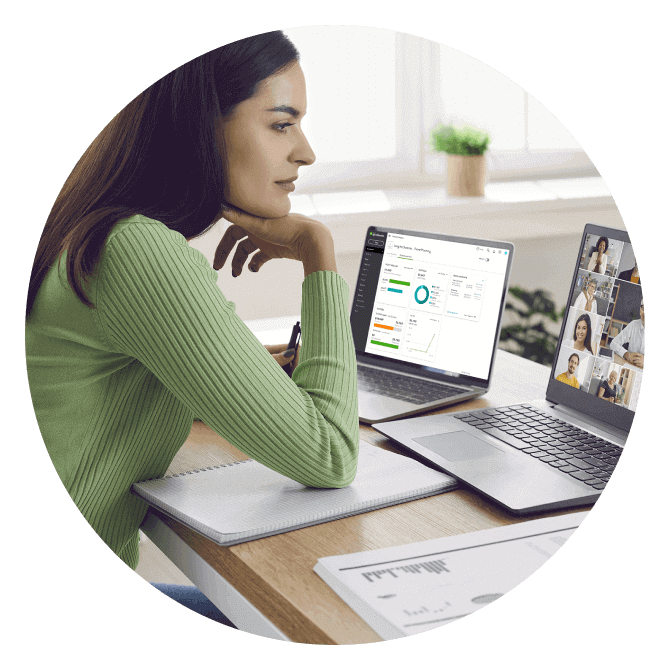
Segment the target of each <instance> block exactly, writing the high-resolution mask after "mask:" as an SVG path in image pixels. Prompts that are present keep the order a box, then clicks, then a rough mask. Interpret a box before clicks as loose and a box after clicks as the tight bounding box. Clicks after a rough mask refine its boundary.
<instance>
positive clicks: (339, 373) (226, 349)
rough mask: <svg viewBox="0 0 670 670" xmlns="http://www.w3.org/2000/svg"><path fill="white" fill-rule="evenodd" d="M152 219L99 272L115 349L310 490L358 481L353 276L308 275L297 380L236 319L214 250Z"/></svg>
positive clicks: (115, 237) (133, 229)
mask: <svg viewBox="0 0 670 670" xmlns="http://www.w3.org/2000/svg"><path fill="white" fill-rule="evenodd" d="M146 223H147V225H127V226H123V227H120V228H119V230H118V231H115V232H114V233H113V234H112V236H110V239H109V240H108V242H107V244H106V247H105V252H104V256H103V259H102V262H101V265H100V267H99V272H98V280H97V283H96V295H95V297H94V300H95V303H96V308H97V309H96V310H95V311H96V313H97V315H98V318H99V322H100V327H101V329H102V330H103V332H104V333H105V335H106V337H107V338H108V340H109V343H110V347H112V348H113V350H115V351H118V352H119V353H122V354H126V355H129V356H132V357H133V358H135V359H137V360H138V361H139V362H140V363H142V364H143V365H144V366H146V368H148V369H149V370H150V371H151V373H153V374H154V375H155V376H156V378H157V379H158V380H159V381H160V382H161V383H162V384H163V385H165V387H167V388H168V389H169V391H170V392H171V393H172V394H174V396H176V397H177V398H178V399H179V400H180V401H181V402H182V403H183V404H184V405H185V406H186V407H188V408H189V409H190V410H191V411H192V412H193V413H194V415H195V416H198V417H199V418H200V419H202V421H204V422H205V423H206V424H207V425H208V426H210V427H211V428H212V429H213V430H214V431H216V432H217V433H218V434H219V435H221V436H222V437H223V438H225V439H226V440H228V441H229V442H230V443H231V444H233V445H235V446H236V447H238V448H239V449H240V450H241V451H243V452H244V453H245V454H247V455H248V456H250V457H251V458H253V459H255V460H257V461H259V462H260V463H263V464H264V465H266V466H268V467H269V468H272V469H273V470H276V471H277V472H280V473H281V474H283V475H286V476H287V477H290V478H292V479H294V480H296V481H299V482H301V483H303V484H305V485H308V486H315V487H342V486H347V485H348V484H350V483H351V482H352V481H353V479H354V476H355V473H356V464H357V456H358V404H357V391H356V361H355V353H354V347H353V341H352V337H351V330H350V326H349V319H348V314H347V302H348V286H347V284H346V282H345V281H344V280H343V279H342V277H341V276H340V275H338V274H337V273H335V272H315V273H312V274H310V275H309V276H308V277H306V278H305V280H304V283H303V297H302V308H301V312H302V314H301V319H302V323H301V327H302V339H303V343H302V347H301V349H300V364H299V365H298V366H297V368H296V369H295V371H294V373H293V378H292V379H291V378H289V377H288V375H287V374H286V373H285V372H284V371H283V370H282V369H281V367H280V366H279V365H277V363H276V361H275V360H274V359H273V358H272V356H271V355H270V354H269V353H268V351H267V350H266V349H265V347H264V346H263V345H261V344H260V342H259V341H258V339H257V338H256V337H255V336H254V335H253V333H252V332H251V331H250V330H249V328H248V327H247V326H246V325H245V324H244V322H243V321H242V320H241V319H240V318H239V317H238V316H237V315H236V314H235V305H234V304H233V303H232V302H229V301H227V300H226V299H225V297H224V295H223V294H222V292H221V290H220V289H219V288H218V286H217V284H216V280H217V274H216V272H215V271H214V270H213V269H212V268H211V267H209V265H208V264H207V261H206V259H205V257H204V256H203V255H202V254H201V253H200V252H198V251H196V250H195V249H192V248H191V247H189V246H188V244H187V243H186V241H185V239H184V238H183V237H182V236H181V235H179V234H177V233H175V232H173V231H170V230H168V229H167V228H165V227H164V226H162V224H161V225H156V224H155V222H151V223H150V222H149V221H147V222H146ZM151 224H153V225H151Z"/></svg>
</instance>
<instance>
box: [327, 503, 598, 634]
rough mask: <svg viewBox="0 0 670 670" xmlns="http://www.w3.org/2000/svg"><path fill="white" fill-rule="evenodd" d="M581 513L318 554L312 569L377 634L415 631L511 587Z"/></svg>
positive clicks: (440, 622)
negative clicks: (371, 548) (344, 552)
mask: <svg viewBox="0 0 670 670" xmlns="http://www.w3.org/2000/svg"><path fill="white" fill-rule="evenodd" d="M586 514H587V513H586V512H579V513H575V514H566V515H562V516H557V517H551V518H548V519H538V520H536V521H526V522H523V523H517V524H512V525H511V526H503V527H501V528H494V529H491V530H486V531H478V532H475V533H466V534H464V535H456V536H454V537H445V538H440V539H437V540H427V541H425V542H417V543H414V544H408V545H404V546H401V547H392V548H390V549H378V550H375V551H366V552H360V553H357V554H347V555H345V556H330V557H328V558H320V559H319V562H318V563H317V564H316V566H315V567H314V570H315V572H316V573H317V574H318V575H319V576H320V577H321V578H322V579H323V580H324V581H325V582H326V583H327V584H328V585H329V586H330V587H331V588H332V589H333V590H334V591H335V592H336V593H337V594H338V595H339V596H340V597H341V598H342V599H343V600H344V601H345V602H346V603H347V604H348V605H349V606H350V607H351V608H352V609H353V610H355V611H356V612H357V614H358V615H359V616H360V617H361V618H362V619H364V620H365V621H366V622H367V623H368V625H369V626H370V627H371V628H372V629H373V630H375V632H377V634H379V635H380V636H381V637H382V638H383V639H385V640H389V639H393V638H398V637H403V636H406V635H414V634H416V633H421V632H423V631H425V630H430V629H431V628H436V627H438V626H442V625H444V624H447V623H450V622H451V621H455V620H456V619H460V618H461V617H464V616H466V615H467V614H470V613H472V612H474V611H476V610H477V609H479V608H481V607H484V606H485V605H487V604H489V603H491V602H493V601H494V600H497V599H498V598H499V597H500V596H502V595H504V594H505V593H507V592H508V591H510V590H511V589H513V588H514V587H515V586H517V585H518V584H520V583H521V582H522V581H523V580H524V579H526V578H527V577H528V576H529V575H531V574H532V573H533V572H535V570H537V569H538V568H539V567H540V566H542V564H543V563H544V562H545V561H546V560H547V559H548V558H550V557H551V556H553V555H554V554H555V553H556V552H557V551H558V549H559V548H560V547H561V546H563V544H565V542H566V541H567V539H568V538H569V537H570V536H571V535H572V533H573V532H574V531H575V530H576V528H577V527H578V526H579V524H580V523H581V522H582V521H583V519H584V518H585V517H586Z"/></svg>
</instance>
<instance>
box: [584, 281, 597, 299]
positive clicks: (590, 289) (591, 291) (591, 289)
mask: <svg viewBox="0 0 670 670" xmlns="http://www.w3.org/2000/svg"><path fill="white" fill-rule="evenodd" d="M586 292H587V293H588V294H589V298H593V294H594V293H595V292H596V285H595V284H589V285H588V287H587V288H586Z"/></svg>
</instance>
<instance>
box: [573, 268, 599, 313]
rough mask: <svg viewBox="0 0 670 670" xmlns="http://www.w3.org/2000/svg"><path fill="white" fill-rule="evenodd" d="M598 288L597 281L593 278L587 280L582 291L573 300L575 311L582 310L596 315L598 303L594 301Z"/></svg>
mask: <svg viewBox="0 0 670 670" xmlns="http://www.w3.org/2000/svg"><path fill="white" fill-rule="evenodd" d="M597 288H598V281H597V280H596V279H595V277H591V278H589V280H588V281H587V282H586V285H585V286H584V290H583V291H582V292H581V293H580V294H579V295H578V296H577V300H575V307H576V308H577V309H582V310H584V311H585V312H591V313H592V314H597V313H598V303H597V301H596V296H595V293H596V289H597Z"/></svg>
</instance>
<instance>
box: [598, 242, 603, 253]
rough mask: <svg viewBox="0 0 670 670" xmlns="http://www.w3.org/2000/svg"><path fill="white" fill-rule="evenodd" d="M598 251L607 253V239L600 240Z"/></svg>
mask: <svg viewBox="0 0 670 670" xmlns="http://www.w3.org/2000/svg"><path fill="white" fill-rule="evenodd" d="M598 251H599V252H600V253H601V254H604V253H605V240H600V244H599V245H598Z"/></svg>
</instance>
